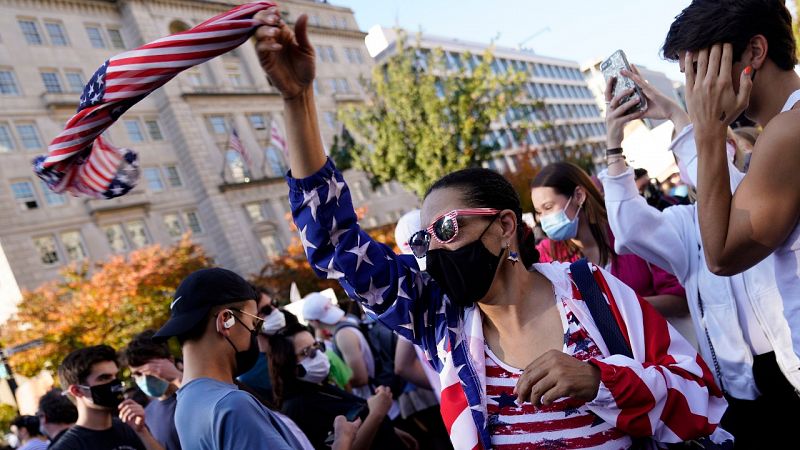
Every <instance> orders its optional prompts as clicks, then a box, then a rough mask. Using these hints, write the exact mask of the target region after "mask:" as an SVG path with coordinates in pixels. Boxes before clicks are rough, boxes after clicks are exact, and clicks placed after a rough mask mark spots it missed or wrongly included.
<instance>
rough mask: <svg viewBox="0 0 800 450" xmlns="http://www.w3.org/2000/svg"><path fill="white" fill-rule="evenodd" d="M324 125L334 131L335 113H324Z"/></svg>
mask: <svg viewBox="0 0 800 450" xmlns="http://www.w3.org/2000/svg"><path fill="white" fill-rule="evenodd" d="M325 123H327V124H328V127H330V128H332V129H336V113H333V112H330V111H325Z"/></svg>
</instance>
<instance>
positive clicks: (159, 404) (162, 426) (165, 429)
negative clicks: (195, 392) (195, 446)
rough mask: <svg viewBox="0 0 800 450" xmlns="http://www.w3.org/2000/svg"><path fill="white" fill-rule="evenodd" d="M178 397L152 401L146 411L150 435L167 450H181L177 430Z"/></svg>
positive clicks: (146, 421)
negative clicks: (176, 408)
mask: <svg viewBox="0 0 800 450" xmlns="http://www.w3.org/2000/svg"><path fill="white" fill-rule="evenodd" d="M177 403H178V397H177V396H176V395H175V394H172V395H170V396H169V397H167V398H166V399H165V400H159V399H157V398H156V399H152V400H150V403H148V404H147V407H146V408H145V409H144V417H145V419H144V420H145V423H147V428H149V429H150V434H152V435H153V437H154V438H155V439H156V440H157V441H158V443H159V444H161V445H162V446H163V447H164V449H165V450H181V443H180V441H179V440H178V430H176V429H175V405H176V404H177Z"/></svg>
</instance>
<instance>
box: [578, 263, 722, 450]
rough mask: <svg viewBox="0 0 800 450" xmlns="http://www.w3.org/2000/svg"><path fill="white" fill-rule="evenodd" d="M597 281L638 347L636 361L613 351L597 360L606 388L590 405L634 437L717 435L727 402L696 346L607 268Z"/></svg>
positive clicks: (716, 437)
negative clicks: (607, 270)
mask: <svg viewBox="0 0 800 450" xmlns="http://www.w3.org/2000/svg"><path fill="white" fill-rule="evenodd" d="M594 276H595V279H596V280H597V282H598V284H599V285H600V287H601V289H602V291H603V292H604V293H605V295H606V296H607V298H608V300H609V304H610V307H611V310H612V312H613V314H614V316H615V318H616V319H617V322H618V323H619V324H620V328H621V330H622V332H623V334H624V335H626V338H627V339H628V342H629V343H630V346H631V349H632V350H633V356H634V359H631V358H628V357H626V356H623V355H611V356H607V357H605V358H602V359H595V360H592V361H591V363H592V364H593V365H595V366H596V367H598V368H599V369H600V378H601V382H600V389H599V392H598V394H597V397H596V398H595V399H594V400H593V401H592V402H590V403H589V404H588V406H589V408H590V409H591V410H592V412H594V413H595V414H597V415H598V416H600V417H601V418H602V419H603V420H605V421H607V422H609V423H614V424H616V427H617V428H618V429H620V430H621V431H623V432H625V433H627V434H629V435H631V436H634V437H648V436H649V437H652V438H653V439H654V440H655V441H657V442H662V443H674V442H681V441H685V440H691V439H695V438H698V437H702V436H708V435H711V439H712V440H714V441H718V442H725V441H727V440H728V439H729V438H730V435H729V434H728V433H727V432H725V431H724V430H722V429H721V428H718V424H719V421H720V419H721V417H722V414H723V413H724V412H725V409H726V408H727V402H726V401H725V398H724V397H723V394H722V391H721V390H720V389H719V388H718V387H717V385H716V384H715V382H714V376H713V375H712V373H711V371H710V370H709V368H708V366H707V365H706V363H705V362H704V361H703V359H702V358H701V357H700V355H698V354H697V352H696V351H695V349H694V348H693V347H692V346H691V344H689V343H688V342H687V341H686V339H684V338H683V336H681V335H680V334H679V333H678V332H677V331H675V329H674V328H672V327H671V326H670V325H669V324H668V323H667V321H666V320H665V319H664V318H663V317H662V316H661V315H660V314H659V313H658V312H657V311H656V310H655V309H654V308H653V307H652V306H651V305H650V304H649V303H648V302H647V301H646V300H644V299H642V298H641V297H638V296H637V295H636V294H635V293H634V292H633V290H631V288H629V287H628V286H626V285H625V284H624V283H622V282H621V281H619V280H618V279H617V278H615V277H614V276H612V275H611V274H609V273H608V272H605V271H603V270H600V269H598V270H596V271H595V272H594Z"/></svg>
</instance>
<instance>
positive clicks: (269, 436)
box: [175, 378, 302, 450]
mask: <svg viewBox="0 0 800 450" xmlns="http://www.w3.org/2000/svg"><path fill="white" fill-rule="evenodd" d="M175 427H176V428H177V429H178V437H179V438H180V441H181V447H183V449H184V450H227V449H234V448H242V449H244V448H246V449H248V450H260V449H263V450H267V449H269V450H294V449H301V448H302V447H301V446H300V444H299V443H298V442H297V440H296V439H295V438H294V437H293V436H292V433H291V431H289V429H288V428H287V427H286V425H284V424H283V422H282V421H281V420H280V419H279V418H278V417H277V416H276V415H274V414H273V413H272V412H270V410H269V409H267V408H266V407H265V406H264V405H262V404H261V403H260V402H259V401H258V400H256V398H255V397H253V396H252V395H250V394H249V393H247V392H245V391H241V390H239V389H238V388H237V387H236V385H234V384H228V383H223V382H222V381H218V380H213V379H211V378H198V379H196V380H192V381H190V382H189V383H187V384H185V385H183V386H182V387H181V388H180V389H179V390H178V406H177V407H176V408H175Z"/></svg>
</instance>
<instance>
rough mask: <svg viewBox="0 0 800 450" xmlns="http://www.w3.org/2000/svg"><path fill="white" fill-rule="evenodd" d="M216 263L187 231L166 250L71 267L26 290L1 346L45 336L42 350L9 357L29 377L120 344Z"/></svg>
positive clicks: (152, 323)
mask: <svg viewBox="0 0 800 450" xmlns="http://www.w3.org/2000/svg"><path fill="white" fill-rule="evenodd" d="M211 263H212V261H211V259H210V258H209V257H208V256H207V255H206V254H205V252H204V251H203V249H202V248H201V247H200V246H199V245H197V244H194V243H193V242H191V240H190V237H189V236H188V235H187V236H184V237H183V239H182V240H181V241H180V242H178V243H176V244H175V245H173V246H171V247H168V248H164V247H160V246H157V245H155V246H151V247H146V248H143V249H140V250H136V251H133V252H131V253H129V254H128V255H127V256H114V257H111V258H109V259H108V260H107V261H105V262H101V263H98V264H96V265H95V266H93V267H91V268H84V267H74V266H71V267H67V268H65V269H64V270H63V272H62V279H61V280H57V281H52V282H49V283H45V284H44V285H42V286H40V287H39V288H37V289H35V290H33V291H29V292H25V293H24V294H23V299H22V302H21V303H20V305H19V307H18V308H19V309H18V311H17V313H16V314H15V315H14V317H12V319H11V320H10V321H9V322H7V323H6V324H4V325H3V327H2V330H0V340H2V345H3V346H4V347H10V346H14V345H18V344H22V343H24V342H27V341H30V340H33V339H38V338H43V339H44V340H45V345H44V346H43V347H40V348H37V349H35V350H30V351H27V352H24V353H19V354H17V355H14V356H12V357H11V364H12V366H13V368H14V370H15V371H17V372H19V373H21V374H23V375H28V376H30V375H34V374H36V373H37V372H39V370H41V369H42V368H45V367H48V366H49V367H51V368H52V369H55V368H56V367H57V366H58V364H59V363H60V362H61V359H63V357H64V356H66V354H67V353H69V352H70V351H72V350H74V349H76V348H79V347H83V346H88V345H97V344H101V343H103V344H108V345H111V346H113V347H115V348H117V349H119V348H121V347H123V346H125V345H126V344H127V342H128V341H129V340H130V338H131V337H133V336H134V335H135V334H137V333H139V332H141V331H143V330H145V329H148V328H157V327H159V326H160V325H161V324H162V323H163V322H164V321H166V319H167V317H169V301H170V298H171V295H172V292H173V291H174V290H175V288H177V286H178V284H179V283H180V281H181V280H182V279H183V278H184V277H185V276H186V275H188V274H189V273H191V272H193V271H195V270H197V269H200V268H203V267H207V266H210V265H211Z"/></svg>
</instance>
